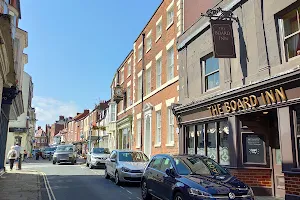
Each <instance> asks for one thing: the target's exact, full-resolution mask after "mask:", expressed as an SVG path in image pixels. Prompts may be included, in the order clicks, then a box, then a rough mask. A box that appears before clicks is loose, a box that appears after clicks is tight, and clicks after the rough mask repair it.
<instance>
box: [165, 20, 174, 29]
mask: <svg viewBox="0 0 300 200" xmlns="http://www.w3.org/2000/svg"><path fill="white" fill-rule="evenodd" d="M173 24H174V20H173V21H172V22H171V23H170V24H169V25H168V26H167V28H166V30H168V29H169V28H170V27H171V26H172V25H173Z"/></svg>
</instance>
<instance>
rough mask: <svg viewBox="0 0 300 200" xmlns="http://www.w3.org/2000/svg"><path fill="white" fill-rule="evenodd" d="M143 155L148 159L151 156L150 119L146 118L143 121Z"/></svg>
mask: <svg viewBox="0 0 300 200" xmlns="http://www.w3.org/2000/svg"><path fill="white" fill-rule="evenodd" d="M144 136H145V137H144V153H145V154H146V155H147V156H148V158H150V155H151V142H152V139H151V117H150V116H149V115H147V116H146V120H145V134H144Z"/></svg>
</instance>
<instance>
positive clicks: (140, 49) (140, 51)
mask: <svg viewBox="0 0 300 200" xmlns="http://www.w3.org/2000/svg"><path fill="white" fill-rule="evenodd" d="M137 53H138V56H137V58H138V62H139V61H141V60H142V57H143V47H142V43H141V44H140V45H139V46H138V52H137Z"/></svg>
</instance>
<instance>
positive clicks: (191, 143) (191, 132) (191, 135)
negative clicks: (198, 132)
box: [187, 126, 195, 154]
mask: <svg viewBox="0 0 300 200" xmlns="http://www.w3.org/2000/svg"><path fill="white" fill-rule="evenodd" d="M187 147H188V154H194V153H195V126H189V127H188V141H187Z"/></svg>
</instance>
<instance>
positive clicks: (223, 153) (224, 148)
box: [219, 121, 230, 165]
mask: <svg viewBox="0 0 300 200" xmlns="http://www.w3.org/2000/svg"><path fill="white" fill-rule="evenodd" d="M228 136H229V126H228V122H227V121H222V122H220V125H219V142H220V144H219V157H220V164H221V165H229V164H230V163H229V142H228Z"/></svg>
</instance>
